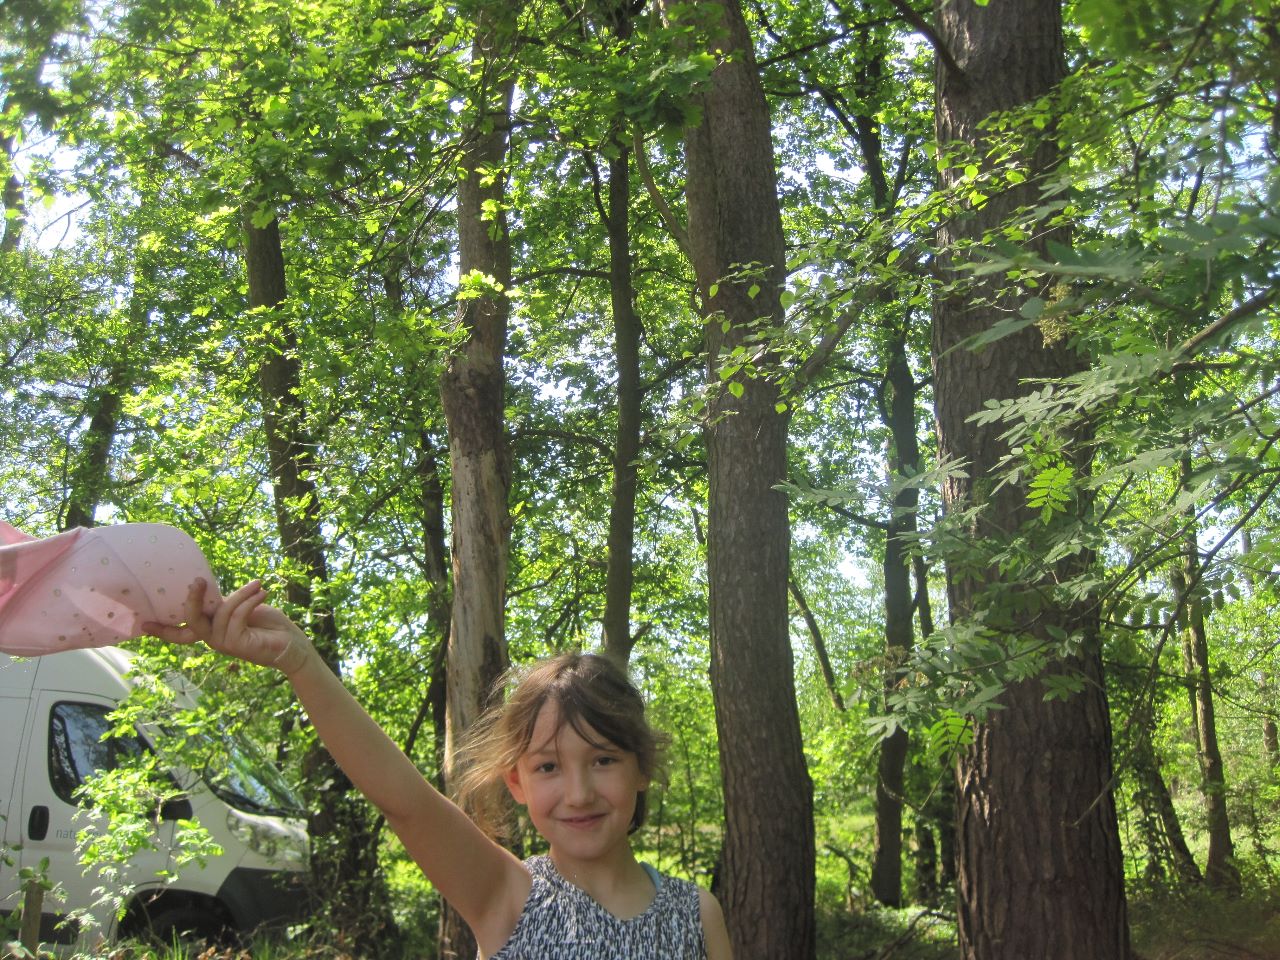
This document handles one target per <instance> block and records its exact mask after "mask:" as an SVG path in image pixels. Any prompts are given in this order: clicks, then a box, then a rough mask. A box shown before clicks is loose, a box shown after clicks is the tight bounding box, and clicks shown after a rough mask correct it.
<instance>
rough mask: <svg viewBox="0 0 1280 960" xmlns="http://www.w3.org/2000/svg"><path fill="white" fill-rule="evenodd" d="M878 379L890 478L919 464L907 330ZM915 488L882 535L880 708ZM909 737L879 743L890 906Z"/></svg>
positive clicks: (898, 616) (896, 654)
mask: <svg viewBox="0 0 1280 960" xmlns="http://www.w3.org/2000/svg"><path fill="white" fill-rule="evenodd" d="M886 359H887V364H886V371H885V377H884V382H883V384H882V385H881V388H880V407H881V416H882V417H883V419H884V422H885V424H886V425H887V426H888V427H889V438H890V439H889V450H888V457H887V463H888V468H889V469H888V473H889V480H890V481H900V480H903V479H905V478H906V477H909V476H913V475H914V474H916V473H917V472H919V469H920V443H919V438H918V436H917V434H916V387H915V381H914V379H913V378H912V376H911V367H910V365H909V364H908V362H907V344H906V331H905V330H900V331H897V332H896V333H895V335H894V337H893V340H892V342H891V343H890V344H889V349H888V351H887V358H886ZM918 501H919V492H918V491H917V489H916V488H915V487H908V486H903V487H900V488H899V490H898V492H897V493H896V494H895V496H894V499H893V510H892V513H891V515H890V517H889V529H888V530H887V531H886V532H885V541H884V639H885V669H884V683H885V704H884V708H885V712H886V713H888V712H890V711H891V710H892V707H891V706H890V703H889V694H890V692H891V691H892V690H893V688H894V687H895V686H896V685H897V683H898V679H899V670H900V669H901V666H902V664H903V662H904V661H905V660H906V659H907V657H908V656H909V654H910V652H911V646H912V643H913V641H914V638H915V635H914V633H913V631H912V626H911V621H912V608H913V606H914V604H913V597H912V590H911V546H910V537H911V535H912V534H914V533H915V530H916V506H917V504H918ZM908 748H909V741H908V737H907V731H906V729H905V728H903V727H898V728H897V729H896V730H894V731H893V733H891V734H890V735H889V736H887V737H885V738H884V739H883V740H882V741H881V742H880V756H879V758H878V761H877V765H876V767H877V776H876V842H875V855H874V858H873V860H872V864H871V893H872V896H874V897H875V898H876V900H877V901H879V902H880V903H882V904H884V905H885V906H890V907H899V906H901V905H902V807H903V800H904V796H903V791H904V787H905V777H904V769H905V766H906V761H907V751H908Z"/></svg>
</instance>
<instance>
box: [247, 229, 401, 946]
mask: <svg viewBox="0 0 1280 960" xmlns="http://www.w3.org/2000/svg"><path fill="white" fill-rule="evenodd" d="M245 266H246V274H247V279H248V286H249V305H250V307H251V308H254V309H260V310H262V311H263V320H264V322H263V323H262V324H261V325H260V329H261V330H262V334H263V340H264V342H263V349H262V353H261V356H260V359H259V363H258V385H259V389H260V394H261V402H262V418H263V430H264V433H265V434H266V440H267V456H268V463H269V467H270V472H271V486H272V493H273V499H274V502H275V514H276V527H277V529H278V531H279V535H280V550H281V553H282V554H283V555H284V557H285V559H286V560H287V561H288V562H289V563H290V565H291V567H292V568H293V569H294V570H295V571H297V575H295V576H294V577H292V578H291V579H290V581H289V584H288V586H287V587H286V596H287V597H288V600H289V603H290V604H291V605H292V606H293V607H294V608H295V609H298V610H305V611H307V618H308V624H307V625H308V632H309V633H310V634H311V637H312V639H313V641H314V643H315V646H316V650H317V651H319V653H320V655H321V656H322V657H323V658H324V661H325V663H326V664H327V665H328V666H329V669H331V670H333V671H334V672H335V673H337V672H338V662H339V655H340V650H339V642H338V630H337V624H336V622H335V620H334V616H333V607H332V604H331V602H330V600H329V599H328V597H327V596H326V595H325V590H326V588H327V586H328V583H329V572H328V567H327V564H326V560H325V554H324V545H323V544H324V539H323V533H322V530H321V515H320V503H319V498H318V494H317V490H316V487H315V482H314V481H313V480H312V477H313V476H314V474H315V472H316V462H315V450H316V447H315V441H314V440H313V438H312V437H311V436H310V435H309V433H308V431H307V426H306V416H305V414H306V411H305V409H304V408H303V405H302V399H301V397H302V392H301V375H300V372H299V366H298V356H297V338H296V334H295V332H294V326H293V323H292V320H291V318H290V317H289V316H288V315H287V313H286V312H285V311H283V310H281V309H279V308H280V307H281V305H283V304H284V303H285V301H286V297H287V289H286V285H285V269H284V252H283V249H282V247H281V242H280V226H279V223H278V221H276V220H272V221H271V222H270V223H268V224H267V225H266V226H263V227H256V226H254V225H253V223H252V222H251V220H250V218H249V217H248V216H246V220H245ZM317 588H318V589H317ZM317 593H318V595H317ZM304 768H305V770H306V775H307V781H308V784H309V785H310V787H311V790H312V791H313V796H314V797H315V799H316V801H317V804H318V806H317V809H316V810H315V812H314V813H313V815H312V817H311V822H310V825H309V828H310V833H311V840H312V856H311V871H312V878H313V880H314V882H315V885H316V887H315V888H316V890H317V891H319V892H320V894H321V896H323V897H324V898H325V903H326V907H327V909H328V911H329V914H330V918H331V922H332V923H333V925H334V929H335V931H337V934H338V936H339V938H340V939H343V940H345V941H346V942H347V943H348V944H351V945H354V946H355V947H356V948H357V949H358V950H359V951H361V952H365V953H369V954H376V953H377V952H378V950H379V947H380V945H382V944H385V943H386V942H387V939H388V937H389V935H391V934H392V932H393V931H394V921H393V920H392V918H391V912H390V909H389V906H388V897H387V891H386V887H385V884H384V883H383V878H382V873H381V871H380V869H379V866H378V845H377V843H376V842H375V831H374V829H373V827H372V823H373V818H372V814H371V812H370V810H369V808H368V805H367V804H365V803H364V802H363V801H362V800H360V799H359V796H358V794H357V793H356V792H355V790H354V789H353V787H352V785H351V782H350V781H349V780H348V779H347V778H346V776H345V775H344V774H343V773H342V771H341V770H340V768H339V767H338V766H337V764H335V763H334V762H333V758H332V757H330V756H329V754H328V751H326V750H325V749H324V748H323V747H322V746H319V745H318V744H317V746H316V747H315V748H314V750H313V752H312V754H311V755H310V756H308V757H307V758H306V760H305V761H304Z"/></svg>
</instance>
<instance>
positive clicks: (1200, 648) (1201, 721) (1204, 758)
mask: <svg viewBox="0 0 1280 960" xmlns="http://www.w3.org/2000/svg"><path fill="white" fill-rule="evenodd" d="M1191 472H1192V471H1191V457H1190V455H1189V454H1188V455H1187V456H1184V457H1183V458H1182V461H1181V463H1180V465H1179V486H1181V487H1182V489H1183V490H1186V489H1187V488H1188V487H1189V486H1190V484H1191ZM1184 519H1185V528H1186V532H1185V534H1184V543H1183V550H1182V556H1181V557H1179V561H1178V567H1177V569H1176V570H1175V573H1174V578H1173V579H1174V583H1175V585H1176V587H1177V592H1178V596H1179V597H1180V598H1181V599H1182V611H1183V614H1182V618H1181V621H1182V622H1181V626H1182V660H1183V666H1184V668H1185V671H1186V677H1187V693H1188V694H1189V697H1190V705H1191V718H1192V721H1193V723H1194V725H1195V740H1196V756H1197V758H1198V759H1199V761H1200V790H1201V794H1202V795H1203V797H1204V809H1205V819H1206V821H1207V822H1208V827H1209V849H1208V852H1207V853H1206V855H1205V865H1204V878H1205V882H1207V883H1208V884H1209V886H1211V887H1213V888H1214V889H1215V890H1221V891H1224V892H1226V893H1239V892H1240V871H1239V870H1238V869H1237V867H1236V865H1235V862H1234V861H1235V847H1234V845H1233V844H1232V842H1231V821H1230V820H1229V818H1228V817H1227V781H1226V773H1225V771H1224V769H1223V765H1222V748H1221V747H1220V746H1219V744H1218V722H1217V717H1216V714H1215V711H1214V704H1213V679H1212V677H1211V675H1210V672H1209V634H1208V630H1207V629H1206V627H1205V616H1204V585H1203V584H1202V583H1201V575H1202V571H1201V562H1200V542H1199V536H1198V524H1197V521H1196V516H1195V511H1194V509H1193V508H1188V510H1187V513H1186V515H1185V518H1184Z"/></svg>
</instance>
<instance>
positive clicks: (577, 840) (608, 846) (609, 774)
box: [505, 702, 649, 863]
mask: <svg viewBox="0 0 1280 960" xmlns="http://www.w3.org/2000/svg"><path fill="white" fill-rule="evenodd" d="M586 733H587V734H588V735H589V736H590V737H591V740H595V741H596V742H597V743H600V744H603V746H596V745H595V744H593V743H592V742H591V740H588V739H585V738H584V737H583V736H582V735H581V734H579V733H578V731H576V730H574V729H573V727H572V726H571V725H569V724H567V723H561V721H560V709H559V707H558V706H557V705H556V704H554V703H550V702H548V703H546V704H544V705H543V707H542V709H541V711H539V713H538V717H537V720H536V721H535V723H534V726H533V736H532V737H531V738H530V740H529V749H528V750H526V751H525V753H524V755H523V756H522V757H521V758H520V759H519V760H518V761H517V762H516V766H515V768H514V769H512V770H509V771H508V772H507V774H506V777H505V779H506V783H507V788H508V789H509V790H510V791H511V796H512V797H514V798H515V801H516V803H521V804H524V806H525V807H526V808H528V811H529V819H530V820H532V821H533V825H534V827H536V828H537V830H538V832H539V833H540V834H542V836H543V837H544V838H545V839H546V840H547V842H548V843H549V844H550V845H551V850H552V853H553V855H554V856H555V857H556V859H557V862H558V863H561V862H563V860H564V859H571V860H577V861H582V862H587V861H598V860H600V859H602V858H605V857H608V856H610V855H613V854H616V853H618V852H619V851H620V850H621V849H623V848H625V849H628V850H629V849H630V846H629V842H628V839H627V832H628V830H629V829H630V827H631V818H632V816H633V815H634V814H635V809H636V795H637V794H638V793H639V792H640V791H641V790H646V789H648V786H649V778H648V777H646V776H644V774H642V773H641V772H640V766H639V762H638V761H637V759H636V755H635V754H634V753H632V752H631V751H629V750H623V749H622V748H620V747H616V746H614V745H613V744H610V743H608V742H607V741H606V740H604V738H603V737H599V736H598V735H597V734H596V732H595V731H594V730H593V729H591V728H590V727H587V728H586Z"/></svg>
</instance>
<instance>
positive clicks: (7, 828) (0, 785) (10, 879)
mask: <svg viewBox="0 0 1280 960" xmlns="http://www.w3.org/2000/svg"><path fill="white" fill-rule="evenodd" d="M30 706H31V701H30V700H28V699H26V698H25V697H23V698H21V699H19V698H17V697H5V696H0V817H2V818H3V819H0V914H4V913H7V912H9V911H12V910H16V909H17V908H18V905H19V903H20V902H21V901H20V900H19V899H18V896H17V891H18V880H17V875H18V864H17V853H16V852H15V850H14V848H15V847H17V845H18V843H19V842H20V837H21V831H20V830H19V828H18V825H17V824H16V823H15V822H14V820H15V818H16V817H17V810H18V808H19V807H20V806H21V804H19V803H16V802H15V797H14V787H15V785H16V784H17V783H18V782H20V780H21V778H20V777H19V776H18V767H19V764H20V763H21V759H22V745H23V744H24V743H25V742H26V737H24V736H23V728H24V727H25V726H26V722H27V708H28V707H30Z"/></svg>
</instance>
